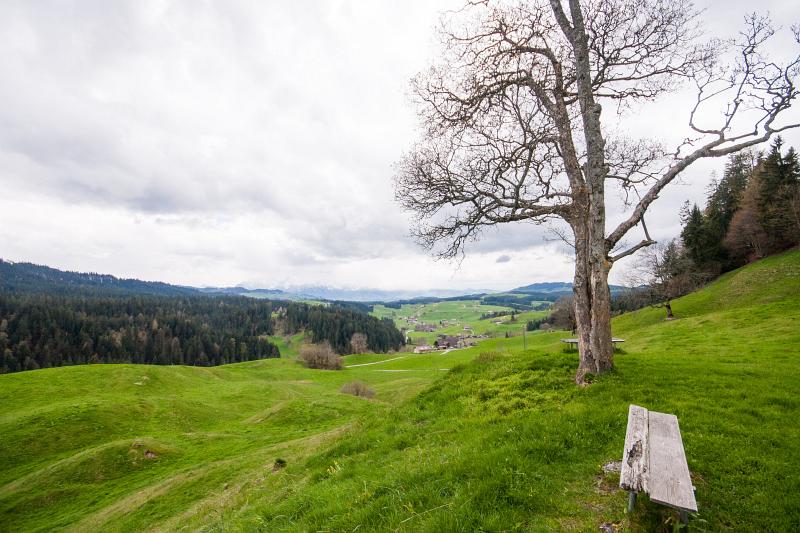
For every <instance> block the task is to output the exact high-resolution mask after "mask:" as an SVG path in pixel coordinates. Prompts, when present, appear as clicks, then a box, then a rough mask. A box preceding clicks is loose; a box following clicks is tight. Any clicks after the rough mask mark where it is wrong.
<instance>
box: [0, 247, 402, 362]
mask: <svg viewBox="0 0 800 533" xmlns="http://www.w3.org/2000/svg"><path fill="white" fill-rule="evenodd" d="M365 310H368V307H366V306H363V305H360V304H350V303H346V302H341V303H332V304H330V305H317V306H314V305H309V304H304V303H296V302H284V301H270V300H265V299H254V298H247V297H243V296H213V295H209V296H206V295H202V294H201V293H199V291H195V290H194V289H189V288H184V287H178V286H175V285H168V284H166V283H155V282H144V281H139V280H132V279H119V278H116V277H114V276H108V275H102V274H84V273H77V272H63V271H60V270H57V269H53V268H49V267H44V266H39V265H32V264H28V263H9V262H5V261H2V260H0V373H7V372H18V371H22V370H35V369H38V368H49V367H57V366H65V365H79V364H87V363H141V364H159V365H172V364H179V365H194V366H213V365H223V364H228V363H238V362H242V361H252V360H255V359H263V358H270V357H280V352H279V350H278V347H277V346H275V345H274V344H273V343H271V342H270V341H269V339H268V336H269V335H273V334H274V330H275V324H276V321H277V320H280V321H281V326H282V329H283V330H284V331H285V332H290V333H295V332H298V331H308V332H309V334H310V335H311V337H312V339H313V341H314V342H328V343H329V344H330V345H331V346H332V347H333V348H334V350H336V351H337V352H338V353H341V354H344V353H350V351H351V346H350V340H351V339H352V337H353V333H363V334H365V335H366V337H367V343H368V347H369V349H370V350H372V351H375V352H385V351H388V350H393V349H399V348H400V347H401V346H402V345H403V342H404V339H403V335H402V334H401V333H400V331H398V330H397V328H396V327H395V326H394V324H393V323H392V322H391V321H388V320H379V319H377V318H375V317H373V316H370V315H367V314H365V313H364V312H363V311H365Z"/></svg>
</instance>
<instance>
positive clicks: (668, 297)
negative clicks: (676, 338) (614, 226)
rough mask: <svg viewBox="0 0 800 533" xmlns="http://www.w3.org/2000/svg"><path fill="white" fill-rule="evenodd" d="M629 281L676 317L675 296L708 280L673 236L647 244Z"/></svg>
mask: <svg viewBox="0 0 800 533" xmlns="http://www.w3.org/2000/svg"><path fill="white" fill-rule="evenodd" d="M629 278H630V280H629V281H630V285H631V286H633V287H637V289H636V290H637V292H639V291H645V293H644V294H643V295H642V296H644V297H645V298H646V299H647V301H649V302H650V303H651V304H653V305H654V306H656V307H664V309H665V310H666V311H667V317H666V318H667V320H672V319H673V318H675V314H674V313H673V312H672V300H674V299H675V298H678V297H680V296H683V295H685V294H688V293H689V292H691V291H693V290H695V289H696V288H698V287H699V286H701V285H702V284H703V283H704V282H705V281H707V280H708V276H707V275H706V274H705V273H703V272H700V271H698V270H697V269H696V268H695V265H694V264H693V263H692V260H691V258H689V256H688V254H687V253H686V252H685V250H684V249H683V247H682V246H681V244H680V243H679V242H678V241H676V240H674V239H673V240H671V241H669V242H668V243H666V244H656V245H655V246H652V247H649V248H646V249H645V250H644V252H643V253H642V254H641V255H640V256H639V257H638V261H637V263H636V266H635V268H634V269H632V270H631V272H629Z"/></svg>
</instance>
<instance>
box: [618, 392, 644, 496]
mask: <svg viewBox="0 0 800 533" xmlns="http://www.w3.org/2000/svg"><path fill="white" fill-rule="evenodd" d="M647 432H648V413H647V409H645V408H644V407H639V406H638V405H631V406H630V407H629V408H628V430H627V431H626V432H625V451H624V452H623V454H622V471H621V472H620V477H619V486H620V487H622V488H623V489H625V490H630V491H633V492H647V487H648V480H647V478H648V455H649V454H648V435H647Z"/></svg>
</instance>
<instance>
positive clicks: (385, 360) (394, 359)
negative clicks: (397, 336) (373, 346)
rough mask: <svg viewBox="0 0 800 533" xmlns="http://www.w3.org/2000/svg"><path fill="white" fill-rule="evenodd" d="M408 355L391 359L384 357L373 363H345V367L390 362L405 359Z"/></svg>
mask: <svg viewBox="0 0 800 533" xmlns="http://www.w3.org/2000/svg"><path fill="white" fill-rule="evenodd" d="M406 357H408V356H407V355H401V356H400V357H392V358H391V359H384V360H382V361H375V362H373V363H359V364H357V365H345V368H355V367H357V366H369V365H379V364H381V363H388V362H389V361H397V360H398V359H405V358H406Z"/></svg>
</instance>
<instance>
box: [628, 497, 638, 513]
mask: <svg viewBox="0 0 800 533" xmlns="http://www.w3.org/2000/svg"><path fill="white" fill-rule="evenodd" d="M634 505H636V493H635V492H634V491H630V492H629V493H628V514H631V513H632V512H633V507H634Z"/></svg>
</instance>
